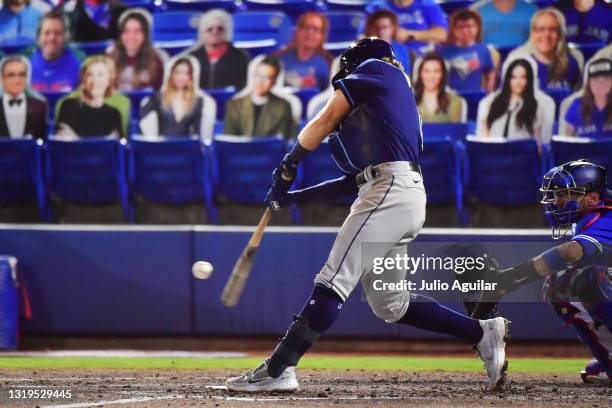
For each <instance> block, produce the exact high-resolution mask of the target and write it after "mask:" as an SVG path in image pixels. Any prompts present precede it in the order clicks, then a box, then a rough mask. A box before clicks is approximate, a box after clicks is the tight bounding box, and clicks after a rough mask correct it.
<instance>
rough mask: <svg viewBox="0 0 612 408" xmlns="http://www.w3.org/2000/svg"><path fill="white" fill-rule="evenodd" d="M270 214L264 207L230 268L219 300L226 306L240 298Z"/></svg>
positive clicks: (231, 304) (232, 304)
mask: <svg viewBox="0 0 612 408" xmlns="http://www.w3.org/2000/svg"><path fill="white" fill-rule="evenodd" d="M271 215H272V210H270V209H269V208H266V211H265V212H264V213H263V215H262V216H261V219H260V220H259V224H257V228H256V229H255V232H253V235H252V236H251V239H250V240H249V243H248V244H247V246H246V248H244V250H243V251H242V254H241V255H240V258H238V260H237V261H236V264H235V265H234V269H232V273H231V275H230V277H229V279H228V280H227V283H226V284H225V287H224V288H223V293H221V302H222V303H223V304H224V305H225V306H227V307H234V306H236V304H237V303H238V300H240V294H241V293H242V290H243V289H244V284H245V283H246V280H247V278H248V277H249V273H251V269H252V268H253V261H254V259H255V254H256V253H257V248H259V244H260V242H261V238H262V237H263V233H264V230H265V229H266V226H267V225H268V222H269V221H270V216H271Z"/></svg>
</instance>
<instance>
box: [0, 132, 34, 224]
mask: <svg viewBox="0 0 612 408" xmlns="http://www.w3.org/2000/svg"><path fill="white" fill-rule="evenodd" d="M44 198H45V197H44V187H43V183H42V173H41V151H40V147H39V146H38V145H37V143H36V140H34V139H31V138H22V139H11V138H8V137H0V206H14V205H20V204H23V203H30V202H36V203H38V208H39V210H40V215H41V218H44V209H45V200H44Z"/></svg>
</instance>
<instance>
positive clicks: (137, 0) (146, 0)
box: [122, 0, 161, 12]
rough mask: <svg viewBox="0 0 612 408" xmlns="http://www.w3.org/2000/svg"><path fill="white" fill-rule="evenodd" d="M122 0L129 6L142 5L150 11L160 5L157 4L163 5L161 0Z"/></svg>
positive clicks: (141, 6)
mask: <svg viewBox="0 0 612 408" xmlns="http://www.w3.org/2000/svg"><path fill="white" fill-rule="evenodd" d="M122 2H123V4H125V5H126V6H128V7H129V8H135V7H140V8H143V9H145V10H149V11H150V12H153V11H154V10H155V9H156V8H158V7H159V6H157V4H160V5H161V1H155V0H122Z"/></svg>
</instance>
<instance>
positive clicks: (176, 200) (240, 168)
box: [0, 127, 612, 224]
mask: <svg viewBox="0 0 612 408" xmlns="http://www.w3.org/2000/svg"><path fill="white" fill-rule="evenodd" d="M452 131H453V130H452V129H449V128H448V127H446V128H445V127H442V128H440V130H439V131H438V132H437V134H438V136H436V137H430V138H429V139H428V140H426V141H425V149H424V153H423V155H422V159H421V165H422V169H423V174H424V181H425V185H426V187H427V192H428V204H431V205H438V204H452V203H454V204H455V206H456V210H457V215H458V219H459V220H460V221H461V223H463V224H465V223H468V222H469V219H468V216H467V212H466V211H465V209H464V207H463V201H464V190H465V192H467V193H468V194H470V195H472V196H473V197H475V198H476V199H478V200H479V201H481V202H483V203H488V204H492V205H521V204H530V203H536V202H537V201H539V198H540V197H539V191H538V188H539V186H540V180H541V177H542V175H543V173H544V172H545V171H546V170H547V169H548V168H549V167H551V166H552V165H553V163H555V164H560V163H564V162H567V161H570V160H575V159H578V158H588V159H590V160H592V161H594V162H596V163H599V164H602V165H604V166H607V167H608V168H612V139H602V140H586V139H578V138H562V137H556V138H553V141H552V144H551V145H550V146H544V147H543V149H542V152H541V154H540V153H539V152H538V147H537V145H536V143H535V142H534V141H533V140H517V141H511V142H496V141H491V140H482V139H477V138H472V137H468V138H467V140H465V141H462V140H459V139H456V138H455V137H454V136H453V134H452ZM288 148H290V146H288V145H287V143H286V142H285V141H283V140H280V139H276V138H256V139H247V138H244V137H235V136H218V137H217V138H215V140H214V142H213V143H212V144H211V145H204V144H202V143H201V142H200V141H199V140H197V139H190V138H155V139H151V138H140V137H136V138H134V139H132V140H130V141H129V142H127V141H125V140H121V141H119V140H116V139H112V138H88V139H82V140H70V141H66V140H58V139H54V138H51V139H50V140H48V141H47V142H46V143H44V144H43V143H41V142H39V141H36V140H32V139H5V140H1V139H0V206H11V205H12V206H15V205H20V204H23V203H26V202H37V203H38V206H39V209H40V216H41V219H43V220H50V219H51V218H52V214H51V213H50V211H51V210H50V206H49V205H48V203H49V199H50V197H54V198H56V199H60V200H62V201H65V202H67V203H71V204H76V205H92V204H100V205H102V204H113V203H121V204H122V207H123V211H124V218H125V220H127V221H129V222H133V221H134V206H133V203H134V202H135V201H134V199H135V198H136V197H138V198H142V199H146V200H149V201H151V202H154V203H162V204H181V203H202V204H203V208H205V209H206V212H207V216H208V219H209V220H210V221H211V222H213V223H214V222H215V220H216V207H215V202H216V201H217V200H216V199H220V198H222V199H223V200H224V201H226V202H227V201H229V202H237V203H248V204H261V203H262V200H263V197H264V196H265V192H266V191H267V189H268V188H269V185H270V181H271V179H270V171H271V169H273V168H274V167H275V166H276V164H277V162H278V161H279V159H280V158H281V157H282V156H283V155H284V153H285V152H286V151H287V149H288ZM340 174H341V173H340V171H339V170H338V168H337V167H336V165H335V163H334V162H333V160H332V159H331V157H330V155H329V146H328V145H327V143H324V144H323V145H322V146H321V147H320V148H319V149H318V150H317V151H316V152H315V153H313V154H311V155H310V156H309V157H308V158H307V160H305V162H304V163H303V166H301V168H300V172H299V174H298V180H297V181H296V185H297V186H299V187H303V186H310V185H314V184H317V183H319V182H321V181H323V180H327V179H332V178H336V177H338V176H339V175H340ZM347 200H348V201H347ZM347 200H341V202H343V203H346V202H349V201H350V199H347ZM291 211H292V218H293V221H294V222H295V223H299V222H300V214H299V209H298V208H292V210H291Z"/></svg>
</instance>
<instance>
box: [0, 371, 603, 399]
mask: <svg viewBox="0 0 612 408" xmlns="http://www.w3.org/2000/svg"><path fill="white" fill-rule="evenodd" d="M235 374H236V372H235V371H233V370H232V371H228V370H184V369H182V370H167V369H165V370H156V369H150V370H149V369H147V370H142V369H140V370H129V369H121V370H107V369H104V370H103V369H87V370H73V369H53V370H51V369H36V370H32V369H2V370H0V378H1V379H0V406H2V407H13V406H14V407H41V408H42V407H56V408H58V407H65V408H69V407H74V408H77V407H100V406H104V407H111V406H128V407H168V406H172V407H184V406H187V407H189V406H209V407H271V406H283V407H285V406H289V407H300V408H305V407H328V406H329V407H332V406H333V407H335V406H351V407H364V408H365V407H405V406H423V405H432V406H441V407H453V408H457V407H463V406H465V407H468V406H471V407H473V406H496V407H500V406H501V407H506V406H512V407H548V406H551V405H554V406H560V407H563V406H567V407H573V408H575V407H603V406H609V404H610V403H611V402H612V388H610V387H605V386H597V385H585V384H582V383H581V382H580V381H579V379H577V378H576V376H570V375H550V374H548V375H543V374H542V375H525V374H519V373H517V374H516V375H514V376H512V379H511V380H510V381H509V383H508V385H507V387H506V389H505V390H503V391H499V392H494V393H491V392H489V391H486V390H485V378H484V376H483V375H475V374H474V373H447V372H429V373H419V372H397V371H390V372H382V371H377V372H372V371H356V370H351V371H334V370H311V369H305V370H298V375H299V380H300V386H301V388H300V390H298V391H297V392H295V393H291V394H280V393H267V394H257V395H254V394H246V393H233V392H229V391H227V390H226V389H225V387H224V386H223V385H222V384H223V381H224V380H225V378H226V377H227V376H230V375H235ZM37 389H38V390H70V393H71V398H45V399H27V398H14V397H15V395H17V394H16V390H19V391H20V393H21V394H20V395H24V394H23V393H24V392H26V391H28V390H37ZM11 390H12V391H13V392H12V394H11V393H10V391H11ZM11 395H12V396H13V398H11Z"/></svg>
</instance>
